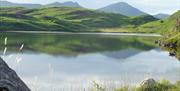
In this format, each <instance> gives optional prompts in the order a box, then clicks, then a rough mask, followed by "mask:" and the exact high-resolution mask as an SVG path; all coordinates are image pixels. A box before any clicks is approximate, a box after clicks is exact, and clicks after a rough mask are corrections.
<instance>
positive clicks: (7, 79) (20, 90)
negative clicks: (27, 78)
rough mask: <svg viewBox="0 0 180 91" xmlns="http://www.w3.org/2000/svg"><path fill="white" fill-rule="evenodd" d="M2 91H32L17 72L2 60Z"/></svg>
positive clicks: (0, 68)
mask: <svg viewBox="0 0 180 91" xmlns="http://www.w3.org/2000/svg"><path fill="white" fill-rule="evenodd" d="M0 91H31V90H30V89H29V88H28V87H27V86H26V84H25V83H24V82H23V81H22V80H21V79H20V78H19V77H18V76H17V74H16V72H15V71H14V70H12V69H11V68H9V66H8V65H7V64H6V63H5V62H4V61H3V60H2V59H1V58H0Z"/></svg>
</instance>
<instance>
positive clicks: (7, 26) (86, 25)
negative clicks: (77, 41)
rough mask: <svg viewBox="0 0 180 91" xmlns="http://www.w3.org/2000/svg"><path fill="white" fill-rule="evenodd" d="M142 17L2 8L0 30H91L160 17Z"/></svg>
mask: <svg viewBox="0 0 180 91" xmlns="http://www.w3.org/2000/svg"><path fill="white" fill-rule="evenodd" d="M142 17H143V18H142ZM142 17H136V18H130V17H126V16H123V15H120V14H111V13H103V12H98V11H94V10H88V9H83V8H70V7H61V8H57V7H52V8H42V9H25V8H0V18H1V19H0V22H1V26H0V30H16V31H17V30H25V31H28V30H29V31H90V30H91V31H92V30H95V29H99V28H114V27H115V28H127V27H131V28H132V27H133V28H134V27H135V26H139V25H141V24H144V23H147V22H150V21H155V20H157V19H155V18H153V17H150V16H142ZM148 17H150V18H148Z"/></svg>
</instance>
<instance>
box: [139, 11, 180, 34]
mask: <svg viewBox="0 0 180 91" xmlns="http://www.w3.org/2000/svg"><path fill="white" fill-rule="evenodd" d="M178 17H180V11H177V12H176V13H174V14H173V15H171V16H170V17H169V18H167V19H164V20H159V21H154V22H149V23H146V24H143V25H142V26H140V27H139V30H140V31H149V32H158V33H162V34H166V33H167V32H172V31H173V30H174V29H175V26H176V19H177V18H178Z"/></svg>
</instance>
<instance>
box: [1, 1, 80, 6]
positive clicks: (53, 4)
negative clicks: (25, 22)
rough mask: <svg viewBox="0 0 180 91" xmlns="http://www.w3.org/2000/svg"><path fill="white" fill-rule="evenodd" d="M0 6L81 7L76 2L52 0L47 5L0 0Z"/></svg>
mask: <svg viewBox="0 0 180 91" xmlns="http://www.w3.org/2000/svg"><path fill="white" fill-rule="evenodd" d="M0 7H25V8H42V7H81V6H80V5H79V4H78V3H77V2H70V1H69V2H64V3H59V2H54V3H51V4H47V5H41V4H23V3H12V2H8V1H0Z"/></svg>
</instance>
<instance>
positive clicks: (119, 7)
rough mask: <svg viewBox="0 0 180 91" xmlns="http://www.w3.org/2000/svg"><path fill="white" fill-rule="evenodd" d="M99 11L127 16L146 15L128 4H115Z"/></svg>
mask: <svg viewBox="0 0 180 91" xmlns="http://www.w3.org/2000/svg"><path fill="white" fill-rule="evenodd" d="M98 10H99V11H104V12H110V13H117V14H122V15H126V16H140V15H146V13H144V12H142V11H140V10H138V9H137V8H134V7H132V6H131V5H129V4H128V3H125V2H119V3H115V4H111V5H108V6H106V7H103V8H100V9H98Z"/></svg>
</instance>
